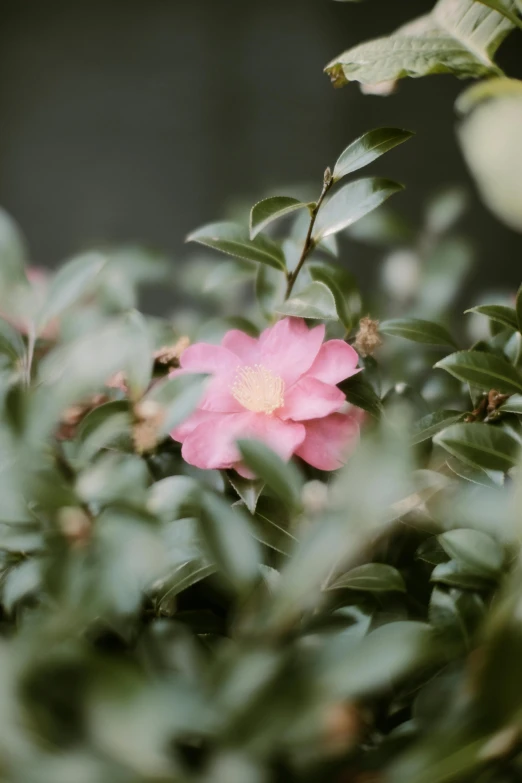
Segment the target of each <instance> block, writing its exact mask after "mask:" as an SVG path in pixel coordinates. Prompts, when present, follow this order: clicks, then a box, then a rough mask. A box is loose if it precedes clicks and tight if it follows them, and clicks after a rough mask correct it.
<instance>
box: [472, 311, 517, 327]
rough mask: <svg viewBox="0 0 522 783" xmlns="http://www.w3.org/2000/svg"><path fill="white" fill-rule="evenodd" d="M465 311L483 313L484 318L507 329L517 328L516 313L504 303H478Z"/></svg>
mask: <svg viewBox="0 0 522 783" xmlns="http://www.w3.org/2000/svg"><path fill="white" fill-rule="evenodd" d="M466 313H477V314H478V315H485V316H486V318H489V319H490V320H491V321H495V322H496V323H498V324H501V325H502V326H505V327H507V328H508V329H513V330H515V331H517V330H518V321H517V314H516V312H515V310H514V309H513V308H512V307H506V306H505V305H479V306H478V307H470V308H469V310H466Z"/></svg>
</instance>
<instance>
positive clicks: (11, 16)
mask: <svg viewBox="0 0 522 783" xmlns="http://www.w3.org/2000/svg"><path fill="white" fill-rule="evenodd" d="M431 5H432V3H431V2H430V0H427V1H426V0H400V2H390V0H368V1H367V2H365V3H341V2H333V1H332V0H259V2H257V1H256V0H248V1H247V2H245V0H89V2H84V0H75V1H74V2H71V0H68V2H58V0H11V1H9V2H7V1H6V2H3V1H1V0H0V204H1V205H2V206H3V207H4V208H5V209H7V210H8V211H9V212H10V213H11V214H13V215H14V216H15V218H16V219H17V220H18V221H19V223H20V224H21V225H22V227H23V229H24V231H25V234H26V236H27V237H28V240H29V244H30V248H31V252H32V256H33V260H34V262H36V263H40V264H46V265H51V266H52V265H55V264H56V263H58V262H60V261H62V260H64V259H65V258H66V257H67V256H69V255H70V254H71V253H73V252H74V251H75V250H77V249H78V248H80V247H82V246H84V245H85V244H89V243H92V242H93V241H97V240H109V241H128V240H137V241H142V242H145V243H147V244H149V245H155V246H158V247H160V248H163V249H165V250H167V251H168V252H169V253H170V254H171V255H172V256H173V258H174V259H175V260H180V259H182V258H183V257H185V256H186V253H187V250H186V248H185V247H184V246H183V245H182V241H183V237H184V235H185V234H186V233H187V231H189V230H190V229H191V228H194V227H196V226H198V225H200V224H201V223H203V222H206V221H209V220H213V219H217V218H220V217H221V216H222V215H223V213H224V209H225V207H226V205H227V203H228V201H229V200H230V197H231V196H233V197H239V198H242V197H245V198H249V199H251V200H252V201H254V200H256V199H257V198H258V197H259V196H261V195H265V194H266V191H267V189H268V190H270V189H271V188H274V190H275V191H276V192H277V186H278V184H279V183H289V182H293V181H297V182H307V181H316V182H317V183H318V185H320V180H321V176H322V171H323V170H324V168H325V166H326V164H328V163H330V164H331V163H333V162H334V161H335V158H336V156H337V155H338V153H339V152H340V151H341V150H342V148H343V147H344V146H346V144H347V143H348V142H349V141H350V140H351V139H352V138H353V137H354V136H355V135H357V134H358V133H360V132H361V131H363V130H366V129H369V128H372V127H376V126H379V125H398V126H402V127H405V128H410V129H412V130H415V131H416V132H417V136H416V138H415V139H414V140H413V141H410V142H408V144H406V145H404V146H403V147H401V148H400V149H398V150H396V151H394V152H393V153H391V154H390V155H389V156H387V157H386V158H383V159H382V160H381V161H378V162H377V163H376V164H374V169H375V171H376V172H377V171H378V172H379V173H381V174H383V175H385V176H390V177H395V178H397V179H399V180H400V181H403V182H404V183H405V184H406V185H407V191H406V193H405V194H401V195H400V196H399V197H397V198H396V201H395V206H396V207H400V208H401V209H403V210H404V211H405V212H406V213H409V214H411V215H412V216H414V217H415V216H418V215H419V213H420V209H421V205H422V201H423V200H424V199H425V198H426V197H427V196H428V195H429V194H430V192H432V191H433V190H435V189H437V188H439V187H441V186H443V185H446V184H449V183H467V184H468V185H469V187H470V188H472V185H471V183H470V180H469V177H468V175H467V172H466V170H465V168H464V165H463V162H462V159H461V155H460V152H459V150H458V147H457V144H456V140H455V135H454V129H455V122H456V119H455V114H454V111H453V102H454V99H455V97H456V95H457V94H458V93H459V91H460V90H461V89H462V87H463V85H462V84H460V83H459V82H457V81H456V80H455V79H453V78H451V77H432V78H430V79H424V80H415V81H413V80H411V81H404V82H402V84H401V87H400V90H399V91H398V93H397V94H396V95H394V96H393V97H390V98H387V99H383V98H378V97H365V96H362V95H361V93H360V92H359V90H358V88H357V87H356V86H355V85H352V86H349V87H346V88H344V89H343V90H334V89H333V88H332V87H331V86H330V83H329V80H328V79H327V78H326V77H325V76H324V74H323V73H322V69H323V67H324V65H325V64H326V63H327V62H328V61H329V60H330V59H332V58H333V57H334V56H335V55H337V54H339V53H340V52H341V51H342V50H344V49H346V48H348V47H349V46H351V45H353V44H355V43H358V42H360V41H361V40H363V39H365V38H368V37H373V36H375V35H379V34H383V33H386V32H389V31H390V30H391V29H393V28H394V27H396V26H397V25H398V24H400V23H402V22H403V21H406V20H407V19H409V18H411V17H413V16H415V15H417V14H420V13H422V12H423V11H424V10H427V9H429V8H430V7H431ZM521 42H522V38H521V36H520V34H518V33H513V34H512V36H511V38H510V39H509V40H508V41H507V42H506V44H505V45H504V46H503V48H502V50H501V52H500V56H499V60H500V62H501V64H502V65H503V67H504V68H505V69H506V70H507V72H508V73H510V74H511V75H514V76H516V75H518V76H522V56H521V55H522V52H521V49H522V43H521ZM493 143H494V142H493ZM465 228H469V229H470V230H471V231H472V232H473V234H474V236H475V240H476V244H477V247H478V251H479V254H480V268H481V275H479V277H480V278H481V287H482V288H483V287H484V284H491V285H493V284H498V283H499V282H500V283H511V284H512V285H513V286H517V285H518V282H519V277H520V273H519V261H520V258H521V256H522V252H521V251H522V238H521V237H520V236H518V235H515V234H514V233H513V232H510V231H509V230H508V229H506V228H503V227H502V226H500V225H499V224H498V223H497V222H496V221H495V220H494V219H493V218H492V217H491V216H490V215H489V214H488V213H487V212H486V211H485V209H484V208H483V207H482V206H481V205H480V203H479V202H478V200H477V199H476V198H475V197H474V198H473V200H472V207H471V211H470V214H469V216H468V218H467V219H466V224H465ZM364 252H365V251H364V250H363V249H362V248H361V247H360V246H357V245H353V246H352V247H351V248H350V249H349V255H350V264H351V265H353V266H357V263H358V261H361V259H364V258H366V256H365V255H364ZM361 263H362V261H361ZM158 306H159V301H158Z"/></svg>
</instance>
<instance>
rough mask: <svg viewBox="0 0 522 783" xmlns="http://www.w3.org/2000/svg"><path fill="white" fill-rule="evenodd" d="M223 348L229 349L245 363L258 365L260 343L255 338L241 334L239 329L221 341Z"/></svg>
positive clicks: (231, 331)
mask: <svg viewBox="0 0 522 783" xmlns="http://www.w3.org/2000/svg"><path fill="white" fill-rule="evenodd" d="M221 345H222V347H223V348H227V349H228V350H229V351H232V353H235V355H236V356H239V358H240V359H241V360H242V361H243V362H244V363H245V364H256V363H257V361H258V355H259V341H258V340H256V339H255V337H250V335H248V334H245V333H244V332H240V331H239V329H231V330H230V331H229V332H227V333H226V335H225V336H224V337H223V339H222V340H221Z"/></svg>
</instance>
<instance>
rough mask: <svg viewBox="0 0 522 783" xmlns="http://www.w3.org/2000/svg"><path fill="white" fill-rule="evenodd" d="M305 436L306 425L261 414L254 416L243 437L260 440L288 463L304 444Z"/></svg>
mask: <svg viewBox="0 0 522 783" xmlns="http://www.w3.org/2000/svg"><path fill="white" fill-rule="evenodd" d="M305 435H306V430H305V427H304V424H300V423H299V422H294V421H282V420H281V419H279V418H278V417H277V416H266V415H265V414H263V413H261V414H254V416H253V417H252V418H251V420H250V421H249V426H248V428H247V431H246V432H245V434H244V435H243V436H242V437H244V438H255V439H256V440H260V441H261V442H262V443H265V444H266V445H267V446H268V447H269V448H271V449H272V451H275V452H276V454H279V456H280V457H281V459H284V460H285V461H286V460H289V459H290V457H291V456H292V454H293V453H294V452H295V450H296V449H297V448H299V446H300V445H301V444H302V443H303V441H304V439H305Z"/></svg>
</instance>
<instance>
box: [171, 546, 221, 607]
mask: <svg viewBox="0 0 522 783" xmlns="http://www.w3.org/2000/svg"><path fill="white" fill-rule="evenodd" d="M216 571H217V568H216V566H215V565H214V564H213V563H205V562H203V561H199V560H190V561H189V562H188V563H183V564H182V565H180V566H178V567H177V568H176V570H175V571H174V573H173V574H172V575H171V576H170V577H169V579H168V581H167V582H166V583H164V584H163V585H162V589H161V591H160V593H159V595H158V598H157V601H158V610H159V613H160V614H162V615H166V616H170V617H171V616H173V615H174V614H175V612H176V609H177V606H176V603H175V600H174V599H175V598H176V596H177V595H179V594H180V593H182V592H183V591H184V590H187V588H189V587H191V586H192V585H195V584H197V583H198V582H201V581H202V580H203V579H206V577H207V576H210V575H211V574H214V573H215V572H216Z"/></svg>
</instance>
